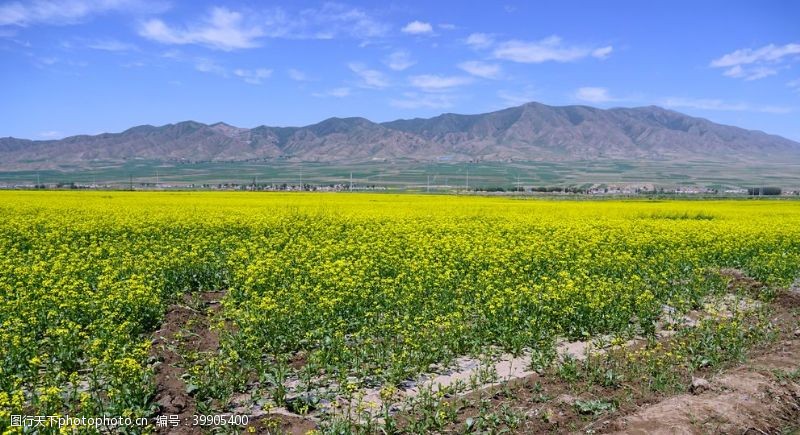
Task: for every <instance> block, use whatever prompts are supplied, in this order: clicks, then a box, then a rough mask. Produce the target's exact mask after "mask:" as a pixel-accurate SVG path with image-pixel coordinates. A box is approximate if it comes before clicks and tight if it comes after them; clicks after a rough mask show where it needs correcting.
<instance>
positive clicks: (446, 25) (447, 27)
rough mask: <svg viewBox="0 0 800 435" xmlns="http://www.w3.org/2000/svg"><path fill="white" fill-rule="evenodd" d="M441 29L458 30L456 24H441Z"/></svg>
mask: <svg viewBox="0 0 800 435" xmlns="http://www.w3.org/2000/svg"><path fill="white" fill-rule="evenodd" d="M439 28H440V29H442V30H455V29H457V27H456V25H455V24H450V23H441V24H439Z"/></svg>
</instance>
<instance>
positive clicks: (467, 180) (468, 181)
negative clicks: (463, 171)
mask: <svg viewBox="0 0 800 435" xmlns="http://www.w3.org/2000/svg"><path fill="white" fill-rule="evenodd" d="M467 190H469V166H467Z"/></svg>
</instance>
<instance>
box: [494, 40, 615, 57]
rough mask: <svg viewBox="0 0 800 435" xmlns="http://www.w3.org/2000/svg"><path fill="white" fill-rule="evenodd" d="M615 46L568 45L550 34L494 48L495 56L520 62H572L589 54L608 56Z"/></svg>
mask: <svg viewBox="0 0 800 435" xmlns="http://www.w3.org/2000/svg"><path fill="white" fill-rule="evenodd" d="M612 50H613V47H611V46H606V47H600V48H594V49H593V48H588V47H583V46H577V45H566V44H564V43H563V42H562V40H561V38H560V37H558V36H550V37H548V38H545V39H542V40H539V41H518V40H512V41H506V42H503V43H500V44H499V45H498V46H497V47H496V48H495V50H494V56H495V57H496V58H498V59H505V60H510V61H514V62H520V63H542V62H548V61H554V62H572V61H575V60H578V59H582V58H585V57H587V56H594V57H598V58H605V57H607V56H608V55H609V54H610V53H611V51H612Z"/></svg>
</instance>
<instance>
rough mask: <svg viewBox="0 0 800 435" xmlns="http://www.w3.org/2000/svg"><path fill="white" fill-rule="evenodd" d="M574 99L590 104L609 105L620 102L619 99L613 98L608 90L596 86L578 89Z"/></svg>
mask: <svg viewBox="0 0 800 435" xmlns="http://www.w3.org/2000/svg"><path fill="white" fill-rule="evenodd" d="M574 97H575V98H576V99H578V100H581V101H586V102H589V103H607V102H610V101H617V100H619V99H618V98H615V97H612V96H611V94H610V93H609V92H608V89H606V88H601V87H594V86H587V87H583V88H578V89H577V90H576V91H575V94H574Z"/></svg>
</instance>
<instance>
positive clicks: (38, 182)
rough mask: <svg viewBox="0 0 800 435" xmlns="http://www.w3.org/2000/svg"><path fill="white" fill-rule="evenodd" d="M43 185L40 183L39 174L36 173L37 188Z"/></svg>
mask: <svg viewBox="0 0 800 435" xmlns="http://www.w3.org/2000/svg"><path fill="white" fill-rule="evenodd" d="M41 184H42V183H41V182H40V181H39V173H38V172H37V173H36V187H39V186H40V185H41Z"/></svg>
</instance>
